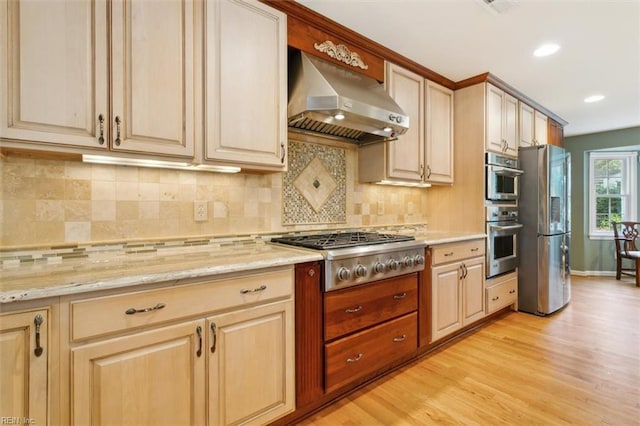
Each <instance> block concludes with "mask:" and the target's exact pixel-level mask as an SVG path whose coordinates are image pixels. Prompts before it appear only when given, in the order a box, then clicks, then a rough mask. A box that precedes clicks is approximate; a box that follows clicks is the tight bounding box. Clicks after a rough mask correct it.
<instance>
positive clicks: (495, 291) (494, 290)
mask: <svg viewBox="0 0 640 426" xmlns="http://www.w3.org/2000/svg"><path fill="white" fill-rule="evenodd" d="M486 295H487V304H486V306H487V313H488V314H490V313H492V312H495V311H497V310H499V309H501V308H504V307H505V306H509V305H511V304H513V303H516V301H517V300H518V280H517V278H513V279H510V280H507V281H504V282H502V283H500V284H496V285H494V286H491V287H488V288H487V289H486Z"/></svg>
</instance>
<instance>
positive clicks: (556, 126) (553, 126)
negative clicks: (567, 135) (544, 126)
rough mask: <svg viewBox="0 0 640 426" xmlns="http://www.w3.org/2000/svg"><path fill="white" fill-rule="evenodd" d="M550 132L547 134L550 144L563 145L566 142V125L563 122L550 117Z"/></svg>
mask: <svg viewBox="0 0 640 426" xmlns="http://www.w3.org/2000/svg"><path fill="white" fill-rule="evenodd" d="M548 130H549V133H548V135H547V142H548V144H549V145H555V146H562V145H563V143H564V127H562V124H560V123H558V122H557V121H555V120H551V119H549V124H548Z"/></svg>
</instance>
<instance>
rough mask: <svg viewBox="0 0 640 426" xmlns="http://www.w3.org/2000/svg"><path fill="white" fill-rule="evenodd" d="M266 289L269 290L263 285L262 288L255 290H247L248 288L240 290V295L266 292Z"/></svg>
mask: <svg viewBox="0 0 640 426" xmlns="http://www.w3.org/2000/svg"><path fill="white" fill-rule="evenodd" d="M266 289H267V286H266V285H264V284H262V285H261V286H260V287H257V288H254V289H253V290H247V289H246V288H243V289H242V290H240V293H242V294H247V293H257V292H259V291H265V290H266Z"/></svg>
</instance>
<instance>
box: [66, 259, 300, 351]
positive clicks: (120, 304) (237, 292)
mask: <svg viewBox="0 0 640 426" xmlns="http://www.w3.org/2000/svg"><path fill="white" fill-rule="evenodd" d="M292 293H293V269H292V268H288V269H284V270H278V271H270V272H263V273H258V274H252V275H243V276H239V277H237V278H228V279H221V280H215V281H214V280H211V281H204V282H202V283H198V284H190V285H184V286H179V287H166V288H162V289H157V290H149V291H141V292H136V293H127V294H119V295H116V296H104V297H98V298H94V299H86V300H81V301H76V302H71V304H70V315H71V337H72V339H73V340H80V339H86V338H89V337H93V336H99V335H103V334H109V333H114V332H118V331H123V330H128V329H134V328H138V327H143V326H149V325H153V324H158V323H162V322H166V321H171V320H175V319H179V318H183V317H188V316H193V315H201V314H203V313H210V312H213V311H219V310H224V309H228V308H233V307H236V306H242V305H250V304H255V303H262V302H266V301H269V300H273V299H278V298H284V297H287V296H290V295H291V294H292ZM132 310H138V312H135V313H129V314H128V313H127V311H129V312H131V311H132ZM145 310H146V311H145Z"/></svg>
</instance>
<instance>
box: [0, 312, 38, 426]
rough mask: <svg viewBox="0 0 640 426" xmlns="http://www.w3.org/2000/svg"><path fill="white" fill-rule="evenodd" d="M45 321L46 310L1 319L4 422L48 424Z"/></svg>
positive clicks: (0, 381) (0, 401) (0, 404)
mask: <svg viewBox="0 0 640 426" xmlns="http://www.w3.org/2000/svg"><path fill="white" fill-rule="evenodd" d="M38 317H39V320H36V318H38ZM47 320H48V316H47V311H46V310H40V311H32V312H22V313H16V314H5V315H2V316H0V354H2V356H0V395H2V397H1V398H0V413H2V414H1V415H2V416H5V417H2V418H3V419H12V418H16V419H20V420H21V421H23V420H24V419H32V420H33V421H34V423H36V424H48V423H49V419H48V418H47V404H48V393H47V383H48V376H47V361H48V359H49V345H48V343H49V342H48V332H47V331H48V328H49V323H48V321H47ZM37 323H40V325H39V326H38V325H37ZM38 332H39V336H38ZM37 348H41V350H39V349H37ZM13 424H16V423H13Z"/></svg>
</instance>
